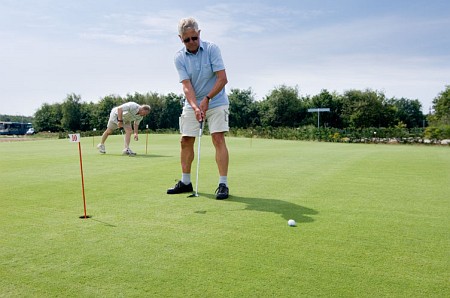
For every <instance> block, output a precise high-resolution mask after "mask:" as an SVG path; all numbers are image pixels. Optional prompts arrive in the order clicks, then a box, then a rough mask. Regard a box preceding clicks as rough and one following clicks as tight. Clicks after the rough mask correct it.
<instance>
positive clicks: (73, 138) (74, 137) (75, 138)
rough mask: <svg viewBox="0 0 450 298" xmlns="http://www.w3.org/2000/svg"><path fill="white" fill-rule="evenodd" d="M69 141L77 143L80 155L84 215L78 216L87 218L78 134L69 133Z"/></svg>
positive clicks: (81, 165) (81, 164)
mask: <svg viewBox="0 0 450 298" xmlns="http://www.w3.org/2000/svg"><path fill="white" fill-rule="evenodd" d="M69 139H70V142H72V143H78V152H79V155H80V172H81V191H82V193H83V206H84V216H80V218H84V219H86V218H89V216H88V215H87V214H86V196H85V194H84V176H83V158H82V157H81V143H80V134H79V133H77V134H69Z"/></svg>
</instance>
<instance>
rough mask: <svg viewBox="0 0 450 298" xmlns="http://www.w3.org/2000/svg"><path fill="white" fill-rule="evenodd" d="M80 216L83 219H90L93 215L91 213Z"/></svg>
mask: <svg viewBox="0 0 450 298" xmlns="http://www.w3.org/2000/svg"><path fill="white" fill-rule="evenodd" d="M80 218H81V219H88V218H91V216H90V215H86V217H85V216H84V215H81V216H80Z"/></svg>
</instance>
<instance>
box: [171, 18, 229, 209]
mask: <svg viewBox="0 0 450 298" xmlns="http://www.w3.org/2000/svg"><path fill="white" fill-rule="evenodd" d="M178 34H179V37H180V40H181V42H182V43H183V44H184V47H183V48H182V49H181V50H180V51H178V52H177V53H176V55H175V66H176V69H177V71H178V76H179V80H180V82H181V84H182V88H183V92H184V95H185V97H186V100H185V104H184V107H183V112H182V114H181V116H180V132H181V153H180V157H181V170H182V175H181V180H180V181H178V183H177V184H176V185H175V186H174V187H173V188H170V189H168V190H167V193H168V194H178V193H184V192H192V191H193V188H192V183H191V165H192V162H193V160H194V143H195V137H196V136H198V135H199V129H200V126H199V122H200V121H206V122H207V123H208V127H209V131H210V133H211V137H212V142H213V144H214V147H215V150H216V155H215V158H216V163H217V167H218V169H219V183H218V184H219V185H218V187H217V189H216V198H217V199H218V200H223V199H226V198H228V192H229V190H228V179H227V175H228V149H227V145H226V143H225V132H227V131H228V130H229V125H228V114H229V112H228V110H229V101H228V96H227V94H226V93H225V85H226V84H227V82H228V80H227V75H226V72H225V66H224V63H223V61H222V55H221V53H220V49H219V47H218V46H217V45H215V44H214V43H211V42H208V41H204V40H200V30H199V29H198V23H197V22H196V20H195V19H193V18H186V19H182V20H180V22H179V24H178ZM197 158H200V156H197ZM197 183H198V182H197Z"/></svg>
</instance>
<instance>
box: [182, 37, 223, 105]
mask: <svg viewBox="0 0 450 298" xmlns="http://www.w3.org/2000/svg"><path fill="white" fill-rule="evenodd" d="M175 67H176V68H177V71H178V76H179V78H180V83H181V82H182V81H184V80H190V81H191V84H192V86H193V87H194V91H195V96H196V97H197V103H198V104H199V105H200V101H201V100H202V99H203V98H204V97H205V96H206V95H208V93H209V92H210V91H211V89H212V88H213V86H214V84H215V83H216V80H217V77H216V75H215V72H216V71H219V70H224V69H225V65H224V63H223V60H222V55H221V53H220V49H219V47H218V46H217V45H216V44H214V43H211V42H208V41H202V40H200V47H199V49H198V51H197V53H196V54H192V53H189V52H188V51H187V50H186V48H185V47H184V48H183V49H181V50H179V51H178V52H177V53H176V55H175ZM185 104H186V105H187V106H188V107H190V104H189V102H188V101H187V100H186V103H185ZM228 104H229V101H228V96H227V94H226V93H225V88H223V89H222V90H221V91H220V92H219V93H218V94H217V95H216V96H214V98H213V99H212V100H211V102H210V103H209V108H210V109H212V108H215V107H218V106H223V105H228Z"/></svg>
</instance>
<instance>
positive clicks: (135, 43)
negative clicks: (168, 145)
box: [0, 0, 450, 116]
mask: <svg viewBox="0 0 450 298" xmlns="http://www.w3.org/2000/svg"><path fill="white" fill-rule="evenodd" d="M191 16H192V17H194V18H196V19H197V21H198V23H199V27H200V29H201V35H200V36H201V39H204V40H208V41H211V42H214V43H216V44H217V45H218V46H219V47H220V49H221V52H222V57H223V60H224V63H225V67H226V72H227V77H228V84H227V86H226V88H227V93H229V92H230V91H231V89H243V90H247V89H249V88H251V90H252V92H253V95H254V97H255V99H256V100H262V99H264V98H265V97H266V96H267V95H269V94H270V92H271V91H272V90H274V89H276V88H278V87H280V86H282V85H286V86H290V87H296V88H298V91H299V94H300V96H308V95H309V96H313V95H316V94H319V93H320V92H321V90H323V89H326V90H328V91H330V92H337V93H338V94H343V93H344V92H345V91H347V90H351V89H358V90H365V89H371V90H376V91H379V92H383V93H384V94H385V95H386V97H388V98H398V99H399V98H407V99H411V100H414V99H418V100H419V101H420V102H421V104H422V110H423V112H424V113H425V114H427V113H428V111H429V109H430V107H431V106H432V101H433V99H434V98H436V97H437V96H438V95H439V93H440V92H442V91H444V90H445V86H446V85H450V30H449V28H450V1H448V0H442V1H440V0H426V1H422V0H405V1H402V0H373V1H369V0H339V1H337V0H284V1H273V0H271V1H264V0H262V1H256V0H255V1H250V0H238V1H234V0H233V1H225V0H224V1H203V0H198V1H178V0H165V1H151V0H127V1H123V0H95V1H92V0H76V1H74V0H0V114H7V115H24V116H32V115H33V114H34V113H35V112H36V111H37V110H38V109H39V108H40V107H41V106H42V105H43V104H44V103H47V104H54V103H62V102H64V101H65V99H66V98H67V96H68V95H69V94H76V95H79V96H80V97H81V101H83V102H94V103H96V102H98V101H99V100H100V99H101V98H103V97H105V96H108V95H118V96H126V95H127V94H134V93H135V92H137V93H147V92H156V93H159V94H163V95H165V94H168V93H172V92H173V93H176V94H182V89H181V84H180V83H179V81H178V75H177V72H176V70H175V66H174V63H173V58H174V55H175V52H176V51H178V50H179V49H181V48H182V47H183V44H182V43H181V41H180V39H179V37H178V32H177V25H178V21H179V20H180V19H181V18H184V17H191Z"/></svg>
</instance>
